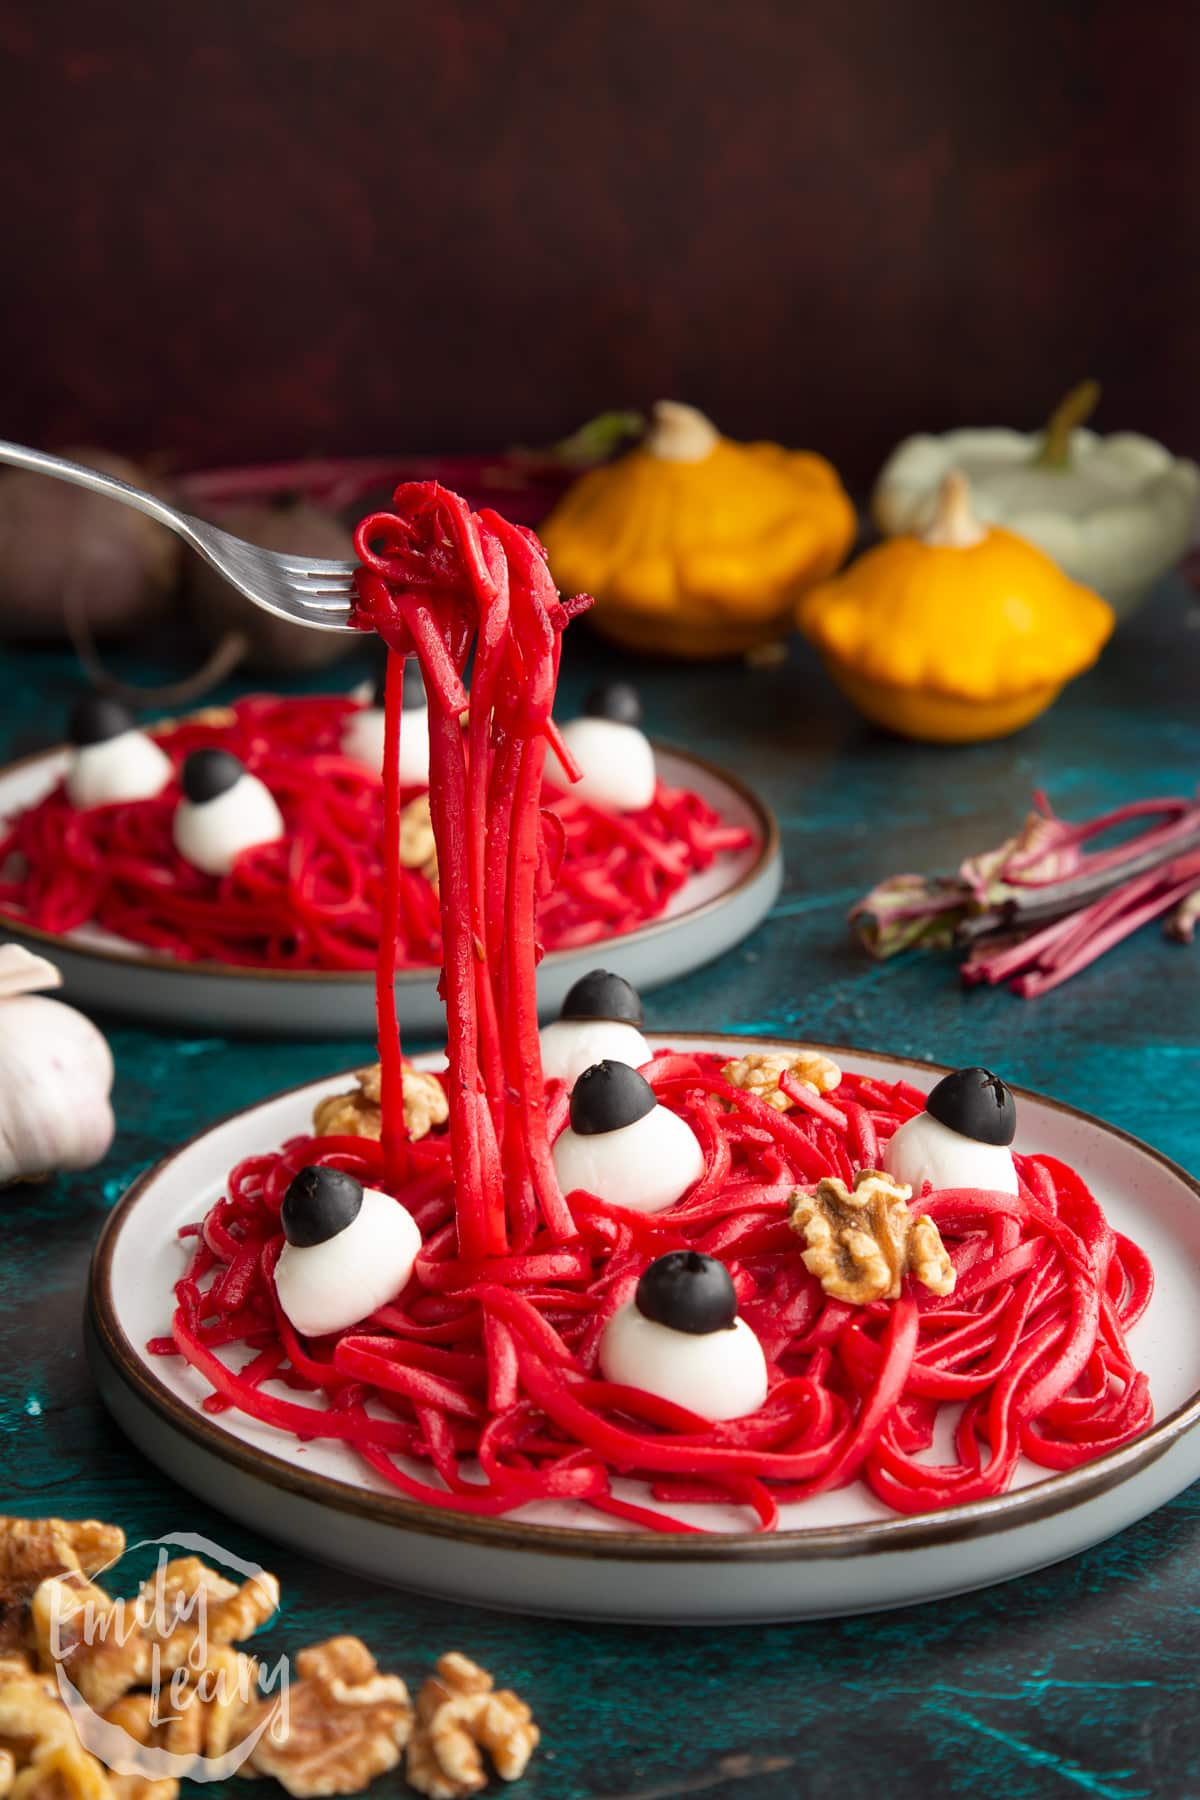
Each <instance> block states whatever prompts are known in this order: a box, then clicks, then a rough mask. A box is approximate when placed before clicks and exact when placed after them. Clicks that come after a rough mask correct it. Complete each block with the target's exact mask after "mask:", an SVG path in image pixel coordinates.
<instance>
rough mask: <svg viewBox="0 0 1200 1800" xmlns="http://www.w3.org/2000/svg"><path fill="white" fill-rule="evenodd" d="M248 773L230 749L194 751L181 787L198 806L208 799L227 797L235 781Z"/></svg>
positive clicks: (186, 759)
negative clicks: (225, 795)
mask: <svg viewBox="0 0 1200 1800" xmlns="http://www.w3.org/2000/svg"><path fill="white" fill-rule="evenodd" d="M245 773H246V771H245V769H244V768H243V767H242V765H241V763H240V762H239V761H238V759H237V757H236V756H234V754H233V752H232V751H230V750H193V751H192V753H191V755H190V756H185V757H184V759H183V768H182V769H181V770H180V771H179V785H180V786H181V787H182V789H183V791H184V794H185V796H186V797H187V798H188V799H189V800H190V801H191V802H192V804H193V805H194V806H200V805H202V804H203V802H204V801H205V800H216V799H218V798H219V796H220V795H221V794H227V793H228V792H229V790H230V788H231V787H232V786H233V784H234V782H235V781H238V780H239V779H240V778H241V776H243V775H244V774H245Z"/></svg>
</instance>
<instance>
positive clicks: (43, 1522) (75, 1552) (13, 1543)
mask: <svg viewBox="0 0 1200 1800" xmlns="http://www.w3.org/2000/svg"><path fill="white" fill-rule="evenodd" d="M124 1551H125V1533H124V1532H123V1531H121V1530H120V1529H119V1527H118V1526H116V1525H102V1524H101V1523H100V1521H99V1520H98V1519H12V1518H8V1517H4V1518H0V1606H5V1605H13V1604H14V1603H17V1602H24V1601H26V1600H28V1599H29V1597H30V1595H31V1594H32V1593H33V1591H34V1589H35V1588H36V1587H38V1586H39V1585H40V1583H41V1582H43V1581H44V1580H45V1579H46V1577H47V1575H66V1574H68V1573H71V1574H76V1575H79V1574H83V1575H95V1574H97V1573H98V1572H99V1571H100V1570H101V1569H105V1568H107V1567H108V1565H109V1564H110V1563H114V1562H116V1561H117V1560H118V1558H119V1557H121V1556H122V1555H123V1554H124Z"/></svg>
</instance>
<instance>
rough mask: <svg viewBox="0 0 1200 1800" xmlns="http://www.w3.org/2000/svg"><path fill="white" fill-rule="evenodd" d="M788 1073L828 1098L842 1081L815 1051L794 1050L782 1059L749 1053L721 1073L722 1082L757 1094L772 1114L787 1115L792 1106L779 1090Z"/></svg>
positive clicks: (834, 1066)
mask: <svg viewBox="0 0 1200 1800" xmlns="http://www.w3.org/2000/svg"><path fill="white" fill-rule="evenodd" d="M789 1071H790V1072H791V1074H793V1075H794V1076H795V1077H796V1080H797V1081H802V1082H803V1083H804V1085H805V1087H810V1088H811V1089H812V1091H813V1093H814V1094H831V1093H832V1092H833V1090H834V1088H835V1087H837V1086H838V1085H839V1084H840V1082H841V1079H842V1071H841V1070H840V1069H839V1068H838V1066H837V1064H836V1063H835V1062H833V1061H832V1060H831V1058H830V1057H828V1056H822V1055H821V1052H820V1051H819V1050H797V1051H796V1052H795V1053H794V1055H792V1056H784V1055H781V1054H779V1053H778V1052H774V1051H764V1050H750V1051H748V1052H747V1053H746V1055H745V1056H739V1057H737V1058H736V1060H735V1061H733V1062H727V1063H726V1064H725V1066H724V1068H723V1069H722V1070H721V1073H722V1075H723V1076H724V1077H725V1079H726V1081H729V1082H732V1083H733V1085H734V1087H739V1088H745V1090H746V1092H747V1093H749V1094H757V1096H758V1098H759V1099H760V1100H765V1101H766V1103H767V1105H768V1106H773V1107H774V1108H775V1110H776V1112H787V1111H789V1110H790V1108H791V1107H793V1106H795V1104H796V1102H795V1101H794V1100H789V1099H788V1097H787V1095H786V1094H785V1093H784V1092H783V1090H782V1089H781V1088H780V1086H779V1082H780V1079H781V1077H782V1076H783V1075H785V1074H787V1073H788V1072H789Z"/></svg>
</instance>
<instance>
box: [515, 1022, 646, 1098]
mask: <svg viewBox="0 0 1200 1800" xmlns="http://www.w3.org/2000/svg"><path fill="white" fill-rule="evenodd" d="M539 1035H540V1038H541V1046H542V1073H543V1074H544V1075H545V1077H546V1079H547V1081H563V1082H565V1083H566V1085H567V1087H568V1088H573V1087H574V1086H575V1083H576V1082H577V1081H578V1080H579V1077H580V1076H581V1075H582V1074H583V1072H584V1070H585V1069H590V1068H591V1067H592V1065H593V1063H598V1062H606V1061H609V1062H623V1063H628V1064H629V1066H630V1068H631V1069H640V1068H641V1067H642V1065H643V1063H648V1062H649V1061H650V1058H651V1055H652V1054H653V1052H652V1051H651V1049H650V1046H649V1044H648V1043H647V1042H646V1040H645V1038H644V1037H643V1036H642V1034H641V1032H640V1031H639V1030H638V1028H637V1026H636V1025H627V1024H626V1023H625V1022H624V1021H623V1020H621V1019H555V1020H554V1021H553V1023H552V1024H550V1025H543V1027H542V1029H541V1032H540V1034H539Z"/></svg>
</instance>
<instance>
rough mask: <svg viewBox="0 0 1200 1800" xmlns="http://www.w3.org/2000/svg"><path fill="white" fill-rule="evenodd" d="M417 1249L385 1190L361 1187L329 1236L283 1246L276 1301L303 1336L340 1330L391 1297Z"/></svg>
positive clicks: (413, 1227)
mask: <svg viewBox="0 0 1200 1800" xmlns="http://www.w3.org/2000/svg"><path fill="white" fill-rule="evenodd" d="M303 1173H304V1174H311V1173H313V1171H308V1170H305V1171H303ZM318 1173H321V1171H318ZM331 1173H332V1171H331ZM289 1192H290V1190H289ZM285 1204H286V1203H285ZM331 1222H332V1223H336V1222H337V1221H336V1220H334V1221H331ZM285 1229H286V1225H285ZM302 1235H304V1236H310V1235H311V1233H302ZM420 1248H421V1233H420V1232H419V1231H418V1229H417V1224H416V1221H415V1219H414V1218H413V1216H412V1214H411V1213H410V1212H408V1211H407V1209H406V1208H405V1207H403V1206H401V1204H400V1202H399V1201H398V1200H393V1199H392V1197H391V1195H390V1194H382V1193H380V1191H379V1190H378V1188H363V1190H362V1202H361V1205H360V1206H359V1207H358V1209H357V1211H356V1212H355V1214H354V1216H353V1218H352V1219H351V1220H350V1222H349V1223H348V1224H344V1225H342V1226H341V1229H340V1230H336V1231H335V1232H334V1234H333V1235H332V1236H330V1237H325V1238H322V1239H320V1240H319V1241H318V1242H315V1243H313V1242H304V1243H292V1242H290V1241H289V1242H287V1243H285V1244H284V1246H283V1249H282V1250H281V1251H280V1253H279V1261H278V1262H277V1263H276V1265H275V1291H276V1293H277V1294H278V1295H279V1304H280V1306H282V1308H283V1310H284V1312H285V1313H286V1314H287V1316H288V1318H289V1319H290V1320H291V1322H292V1324H293V1325H294V1326H295V1328H296V1330H297V1331H298V1332H300V1333H301V1335H302V1336H304V1337H324V1336H326V1335H327V1334H328V1333H329V1332H331V1331H344V1330H345V1329H346V1328H347V1327H348V1326H350V1325H357V1324H358V1322H359V1320H360V1319H365V1318H367V1317H369V1315H370V1314H371V1313H373V1312H374V1311H375V1310H376V1308H377V1307H380V1306H386V1304H387V1303H388V1301H389V1300H394V1299H395V1297H396V1295H397V1294H398V1293H399V1292H400V1291H401V1289H402V1288H403V1287H404V1286H405V1284H406V1283H407V1281H408V1279H409V1277H410V1275H411V1274H412V1271H413V1264H414V1263H415V1261H416V1259H417V1254H418V1252H419V1251H420Z"/></svg>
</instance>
